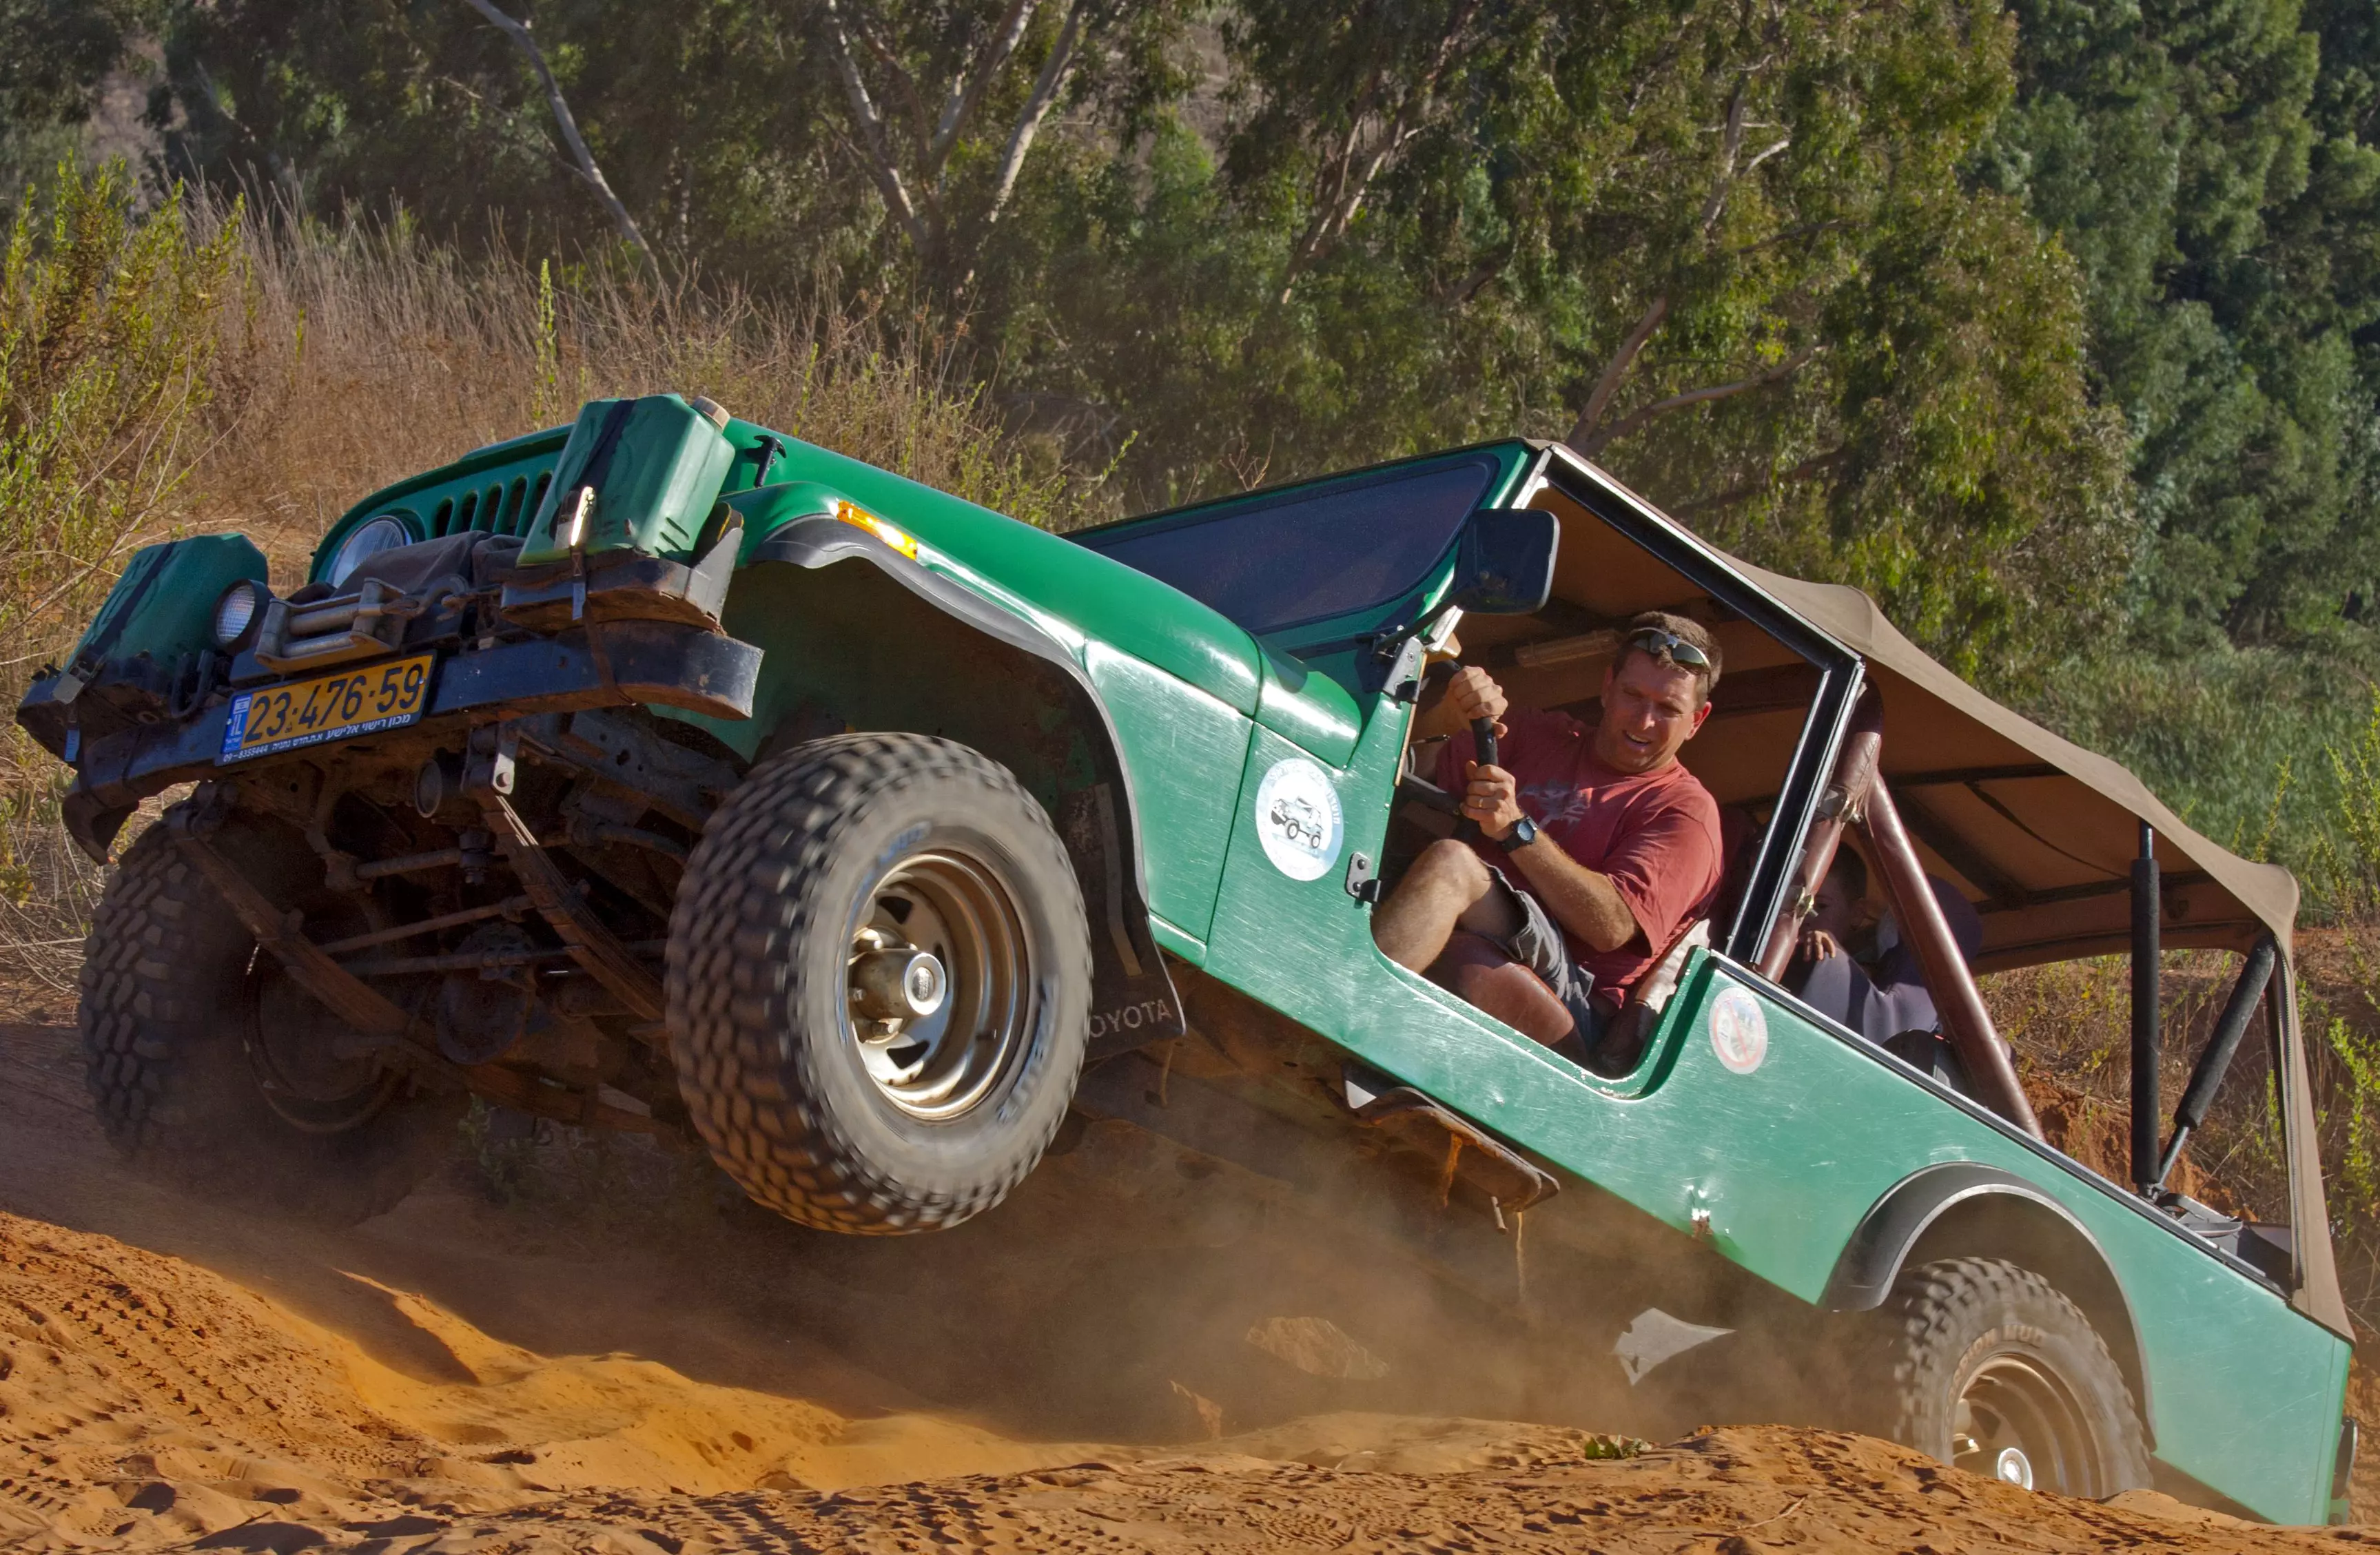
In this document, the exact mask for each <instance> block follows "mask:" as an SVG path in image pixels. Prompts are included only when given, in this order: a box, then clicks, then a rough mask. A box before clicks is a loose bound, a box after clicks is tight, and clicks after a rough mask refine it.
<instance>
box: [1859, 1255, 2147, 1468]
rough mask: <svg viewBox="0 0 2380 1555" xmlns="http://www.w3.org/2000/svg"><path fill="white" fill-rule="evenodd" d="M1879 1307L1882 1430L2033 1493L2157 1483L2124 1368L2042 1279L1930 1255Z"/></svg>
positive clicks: (1993, 1262)
mask: <svg viewBox="0 0 2380 1555" xmlns="http://www.w3.org/2000/svg"><path fill="white" fill-rule="evenodd" d="M1877 1316H1878V1318H1879V1319H1880V1324H1881V1327H1880V1330H1879V1335H1878V1337H1879V1349H1880V1354H1879V1355H1877V1357H1876V1370H1875V1372H1874V1373H1873V1374H1872V1375H1873V1377H1874V1380H1875V1381H1876V1384H1877V1385H1878V1386H1877V1391H1876V1395H1874V1402H1875V1403H1878V1404H1880V1405H1882V1406H1883V1408H1884V1410H1885V1411H1886V1417H1885V1418H1883V1419H1882V1420H1879V1421H1877V1422H1876V1425H1877V1426H1879V1427H1882V1429H1881V1434H1883V1435H1885V1436H1888V1437H1890V1438H1891V1439H1892V1440H1896V1441H1899V1442H1900V1443H1902V1444H1903V1445H1905V1446H1909V1447H1913V1448H1915V1449H1916V1450H1917V1451H1919V1452H1925V1453H1928V1454H1930V1455H1932V1456H1934V1457H1936V1458H1939V1459H1941V1460H1942V1461H1943V1462H1944V1463H1948V1464H1957V1465H1958V1466H1959V1467H1961V1468H1963V1469H1967V1470H1969V1471H1971V1472H1973V1473H1975V1474H1980V1475H1983V1476H1985V1477H1987V1478H1994V1479H1999V1480H2003V1481H2005V1482H2007V1483H2009V1484H2011V1485H2017V1486H2020V1487H2022V1488H2025V1489H2028V1490H2054V1491H2056V1492H2058V1494H2060V1495H2068V1496H2087V1497H2092V1498H2100V1497H2106V1496H2111V1495H2114V1494H2115V1493H2116V1492H2117V1491H2119V1490H2128V1489H2133V1488H2139V1487H2142V1486H2145V1485H2147V1484H2148V1483H2149V1457H2148V1448H2147V1446H2146V1444H2145V1443H2144V1441H2143V1437H2142V1432H2141V1421H2140V1415H2139V1412H2138V1411H2137V1410H2136V1409H2135V1408H2134V1407H2133V1403H2132V1395H2131V1389H2130V1388H2129V1387H2128V1386H2126V1384H2125V1381H2124V1376H2123V1373H2122V1371H2121V1370H2120V1369H2119V1368H2118V1367H2117V1365H2116V1363H2115V1360H2114V1358H2113V1357H2112V1356H2110V1355H2108V1354H2107V1345H2106V1343H2105V1342H2102V1341H2101V1339H2100V1337H2099V1335H2098V1333H2097V1332H2096V1330H2094V1329H2093V1328H2092V1327H2091V1323H2090V1320H2089V1319H2088V1318H2085V1317H2084V1316H2083V1311H2082V1309H2081V1308H2080V1307H2078V1306H2075V1305H2074V1303H2073V1302H2071V1301H2070V1300H2068V1299H2067V1298H2066V1297H2065V1296H2063V1295H2061V1294H2058V1291H2057V1290H2056V1289H2055V1288H2054V1287H2052V1286H2051V1285H2050V1283H2049V1282H2047V1281H2046V1280H2044V1279H2043V1278H2042V1277H2041V1276H2040V1275H2038V1274H2035V1273H2034V1272H2033V1271H2032V1270H2025V1269H2019V1268H2018V1267H2016V1266H2015V1265H2014V1264H2010V1263H2005V1262H2002V1261H2001V1260H1999V1259H1998V1258H1950V1259H1945V1260H1943V1261H1941V1262H1937V1263H1929V1264H1926V1265H1925V1266H1923V1267H1922V1268H1918V1269H1914V1270H1909V1271H1908V1272H1907V1273H1904V1274H1903V1275H1902V1276H1901V1277H1900V1282H1899V1283H1898V1284H1896V1285H1895V1286H1894V1287H1893V1293H1892V1296H1891V1299H1890V1300H1889V1301H1888V1302H1887V1303H1886V1304H1885V1307H1884V1310H1883V1311H1882V1312H1881V1313H1879V1314H1878V1315H1877Z"/></svg>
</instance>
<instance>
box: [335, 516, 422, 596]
mask: <svg viewBox="0 0 2380 1555" xmlns="http://www.w3.org/2000/svg"><path fill="white" fill-rule="evenodd" d="M412 543H413V537H412V536H411V535H409V534H407V532H406V529H405V521H404V520H403V519H401V518H393V517H391V516H388V515H387V514H383V515H381V516H379V517H377V518H375V519H373V520H372V521H371V522H370V523H369V524H366V525H365V526H364V527H363V528H360V529H358V530H357V531H356V532H355V533H353V534H351V535H349V536H348V537H347V538H346V539H345V540H343V541H340V542H339V553H338V554H337V555H335V556H334V557H332V558H331V575H330V578H329V580H328V581H329V582H330V585H331V587H332V588H334V589H336V588H338V587H339V586H341V585H342V584H344V583H346V580H347V578H348V577H349V576H350V575H352V574H353V573H354V572H355V570H356V569H357V568H358V567H359V566H361V565H364V560H365V558H367V557H370V556H377V555H379V554H380V553H382V552H383V551H394V550H395V549H396V548H397V547H398V546H400V545H410V544H412Z"/></svg>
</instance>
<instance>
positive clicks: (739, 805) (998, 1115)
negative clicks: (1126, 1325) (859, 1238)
mask: <svg viewBox="0 0 2380 1555" xmlns="http://www.w3.org/2000/svg"><path fill="white" fill-rule="evenodd" d="M1090 980H1091V966H1090V935H1089V929H1088V925H1087V921H1086V918H1085V916H1084V910H1083V898H1082V891H1081V887H1080V886H1079V884H1078V883H1077V881H1075V872H1074V869H1073V866H1072V865H1071V863H1070V862H1069V861H1068V858H1067V856H1066V851H1065V847H1064V845H1063V844H1062V843H1061V842H1060V841H1059V839H1058V834H1057V832H1056V830H1055V829H1054V828H1053V827H1052V826H1051V825H1050V818H1049V815H1048V813H1047V812H1046V811H1044V810H1043V809H1042V808H1041V806H1040V805H1039V804H1038V803H1037V802H1036V801H1035V800H1034V798H1033V796H1031V795H1029V794H1027V793H1026V792H1025V791H1024V790H1023V789H1022V788H1020V787H1019V786H1018V785H1017V783H1016V780H1015V779H1014V777H1012V776H1011V775H1009V773H1008V771H1006V770H1005V769H1003V768H1002V767H1001V766H999V765H998V764H997V763H995V762H993V761H991V760H990V759H987V758H985V757H983V756H981V755H978V754H977V752H975V751H973V750H970V749H968V748H967V747H964V746H960V745H955V744H953V743H952V742H950V741H948V740H941V739H929V738H926V737H924V736H921V735H844V736H841V737H839V738H834V739H827V740H820V741H816V742H813V743H811V744H808V745H805V746H800V747H795V748H794V749H792V750H789V751H786V752H784V753H783V755H781V756H778V757H775V758H772V759H770V760H768V761H766V762H763V763H762V764H761V765H760V766H759V767H758V768H756V769H755V770H754V771H753V772H752V774H751V776H750V777H749V778H748V779H747V780H746V782H745V784H743V786H742V787H740V788H738V789H737V790H736V792H735V795H734V796H731V797H730V798H729V800H728V801H727V803H726V804H725V805H723V806H722V807H721V808H720V810H719V813H718V814H717V815H715V816H714V817H712V818H711V820H710V825H709V826H708V827H706V828H705V829H704V832H703V838H702V843H701V844H700V845H699V846H698V847H697V848H696V849H695V851H694V855H693V857H692V858H691V859H690V860H689V861H688V862H687V865H686V880H685V883H684V884H683V885H682V886H681V887H680V890H679V893H678V904H677V911H676V914H675V916H674V917H673V918H672V920H671V924H670V938H669V1024H670V1031H671V1039H672V1041H673V1043H674V1048H675V1056H676V1061H677V1070H678V1077H679V1086H680V1088H681V1089H682V1091H683V1093H684V1095H685V1097H686V1106H687V1108H688V1110H689V1111H690V1112H692V1114H693V1116H694V1119H695V1122H696V1124H697V1125H698V1127H699V1129H700V1130H701V1133H702V1136H703V1138H704V1140H705V1141H706V1142H707V1143H708V1144H709V1145H710V1151H711V1154H712V1156H713V1157H714V1158H716V1160H718V1162H719V1164H720V1166H721V1167H722V1168H723V1169H724V1170H725V1171H726V1172H727V1173H728V1174H729V1175H730V1176H731V1177H733V1178H735V1181H736V1182H737V1183H738V1184H741V1185H742V1186H743V1188H744V1190H745V1191H746V1192H747V1193H748V1194H750V1195H751V1196H752V1197H754V1198H755V1199H757V1200H759V1202H760V1203H762V1204H765V1205H767V1206H768V1207H769V1208H771V1209H775V1210H776V1211H778V1212H779V1213H780V1214H783V1215H784V1216H786V1217H787V1218H788V1219H791V1220H795V1221H800V1222H802V1223H803V1224H805V1225H811V1226H817V1227H819V1228H820V1229H822V1230H828V1231H842V1232H854V1233H869V1234H889V1233H904V1232H917V1231H932V1230H937V1229H940V1228H942V1227H946V1226H953V1225H956V1224H958V1223H959V1222H960V1221H965V1220H966V1219H968V1218H969V1217H971V1216H974V1215H977V1214H980V1213H981V1212H982V1211H984V1210H986V1209H990V1208H991V1207H992V1206H993V1205H995V1204H997V1203H999V1202H1000V1201H1001V1199H1002V1198H1003V1197H1006V1196H1007V1195H1008V1193H1009V1191H1010V1190H1011V1189H1012V1188H1014V1186H1015V1185H1016V1184H1018V1183H1019V1182H1021V1181H1022V1180H1023V1179H1024V1177H1025V1175H1026V1173H1027V1172H1030V1171H1032V1170H1033V1167H1034V1165H1035V1164H1036V1163H1037V1162H1038V1161H1039V1160H1040V1159H1041V1154H1042V1152H1043V1151H1044V1150H1045V1149H1047V1148H1048V1147H1049V1144H1050V1138H1051V1136H1053V1135H1055V1134H1056V1132H1057V1130H1058V1125H1059V1124H1061V1123H1062V1121H1063V1120H1064V1118H1065V1115H1066V1108H1067V1106H1068V1104H1069V1102H1070V1101H1071V1100H1072V1099H1073V1097H1074V1090H1075V1077H1076V1075H1078V1074H1079V1073H1080V1071H1081V1068H1082V1063H1083V1050H1084V1046H1085V1044H1086V1042H1087V1039H1088V1035H1089V1016H1090Z"/></svg>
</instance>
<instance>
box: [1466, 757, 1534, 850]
mask: <svg viewBox="0 0 2380 1555" xmlns="http://www.w3.org/2000/svg"><path fill="white" fill-rule="evenodd" d="M1469 766H1470V778H1471V783H1470V787H1469V789H1468V791H1467V792H1466V793H1465V794H1464V796H1463V814H1464V815H1465V816H1467V817H1469V818H1470V819H1471V820H1474V821H1475V822H1476V823H1477V824H1478V827H1479V831H1480V833H1481V835H1483V836H1485V837H1487V838H1488V840H1489V841H1490V842H1498V843H1500V842H1502V841H1503V840H1504V837H1505V835H1506V833H1508V832H1511V831H1512V828H1513V827H1515V826H1517V825H1519V824H1520V821H1521V817H1522V815H1523V813H1524V812H1523V811H1522V809H1521V785H1520V783H1519V782H1518V780H1516V779H1515V778H1514V777H1513V776H1512V773H1510V772H1508V771H1505V770H1504V769H1503V768H1501V767H1484V766H1481V765H1480V764H1479V763H1478V762H1476V761H1474V762H1471V763H1470V764H1469Z"/></svg>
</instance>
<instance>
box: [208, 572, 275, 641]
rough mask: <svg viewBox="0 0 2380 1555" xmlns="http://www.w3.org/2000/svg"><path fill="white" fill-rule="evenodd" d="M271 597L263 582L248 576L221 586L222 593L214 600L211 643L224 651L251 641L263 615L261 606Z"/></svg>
mask: <svg viewBox="0 0 2380 1555" xmlns="http://www.w3.org/2000/svg"><path fill="white" fill-rule="evenodd" d="M272 597H273V596H272V594H271V593H270V592H269V591H268V590H267V589H265V587H264V585H263V584H261V583H259V582H257V581H256V580H255V579H254V578H252V577H244V578H242V579H240V580H239V581H238V582H237V583H235V584H233V585H232V586H231V587H230V588H228V589H225V590H224V591H223V597H222V598H221V599H219V600H217V601H215V615H214V638H215V646H216V647H217V648H220V649H222V650H224V651H225V652H227V653H228V652H234V651H237V650H239V649H243V648H246V647H247V646H248V645H249V643H250V642H252V641H254V640H255V638H256V627H257V623H259V622H261V621H262V620H263V619H264V606H265V603H266V601H269V600H271V599H272Z"/></svg>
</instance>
